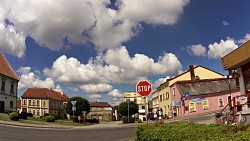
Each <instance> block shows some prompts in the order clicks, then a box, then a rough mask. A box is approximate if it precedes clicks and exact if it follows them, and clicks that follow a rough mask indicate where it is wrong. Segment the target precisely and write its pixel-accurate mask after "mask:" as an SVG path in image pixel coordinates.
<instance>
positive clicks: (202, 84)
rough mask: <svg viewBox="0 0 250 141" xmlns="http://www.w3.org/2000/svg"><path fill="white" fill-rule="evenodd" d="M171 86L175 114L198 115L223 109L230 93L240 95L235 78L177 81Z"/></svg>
mask: <svg viewBox="0 0 250 141" xmlns="http://www.w3.org/2000/svg"><path fill="white" fill-rule="evenodd" d="M229 81H230V84H229ZM170 88H171V100H172V103H171V106H172V111H173V115H174V116H187V115H196V114H202V113H207V112H212V111H216V110H222V109H223V108H224V107H225V106H227V104H228V98H229V96H230V94H231V95H232V97H233V96H236V95H240V90H239V88H238V87H237V86H236V80H235V79H224V78H219V79H204V80H188V81H177V82H176V83H174V84H173V85H171V86H170ZM229 89H230V90H229ZM185 95H186V97H185Z"/></svg>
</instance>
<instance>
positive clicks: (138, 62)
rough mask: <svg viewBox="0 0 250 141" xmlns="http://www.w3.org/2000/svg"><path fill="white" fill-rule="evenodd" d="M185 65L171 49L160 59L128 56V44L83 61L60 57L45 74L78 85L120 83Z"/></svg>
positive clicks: (176, 71) (138, 55) (176, 69)
mask: <svg viewBox="0 0 250 141" xmlns="http://www.w3.org/2000/svg"><path fill="white" fill-rule="evenodd" d="M181 71H182V66H181V63H180V61H179V60H178V58H177V57H176V56H175V55H174V54H172V53H165V54H163V55H162V56H159V57H158V60H157V61H154V59H152V58H149V57H148V56H146V55H144V54H135V55H134V56H133V57H130V56H129V53H128V51H127V49H126V47H121V48H117V49H109V50H108V51H107V52H106V53H100V54H98V55H97V56H96V57H95V58H91V59H89V61H88V63H87V64H82V63H81V62H80V61H78V60H77V59H76V58H72V57H71V58H67V57H66V56H65V55H63V56H61V57H59V58H58V59H57V60H56V61H55V62H54V63H53V65H52V67H51V68H45V69H44V71H43V72H44V74H45V75H46V76H47V77H50V78H53V79H54V80H55V81H59V82H67V83H70V84H77V85H81V86H82V85H88V84H91V85H92V84H106V83H119V84H131V83H136V82H138V81H139V80H141V79H146V78H147V77H148V76H151V75H161V74H178V73H179V72H181Z"/></svg>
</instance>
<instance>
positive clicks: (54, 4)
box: [0, 0, 189, 57]
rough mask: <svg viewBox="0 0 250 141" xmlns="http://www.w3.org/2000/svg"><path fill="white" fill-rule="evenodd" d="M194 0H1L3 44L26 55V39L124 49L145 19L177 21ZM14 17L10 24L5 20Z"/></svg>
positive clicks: (57, 44) (46, 43) (5, 48)
mask: <svg viewBox="0 0 250 141" xmlns="http://www.w3.org/2000/svg"><path fill="white" fill-rule="evenodd" d="M188 3H189V0H178V1H176V0H168V1H165V0H157V1H150V0H145V1H144V2H141V1H140V0H133V1H128V0H117V4H116V5H113V6H114V8H113V9H112V8H110V6H109V5H111V1H110V0H74V1H67V0H53V1H48V0H36V2H34V1H33V0H26V1H25V2H24V1H14V0H2V1H1V6H0V13H1V14H0V27H1V28H0V37H1V38H0V41H1V42H2V43H4V44H3V45H4V46H1V47H0V49H1V50H3V51H5V52H6V53H8V54H12V55H15V56H18V57H22V56H24V54H25V50H26V47H25V38H26V37H31V38H33V39H34V40H35V41H36V42H37V43H38V44H39V45H40V46H43V47H46V48H49V49H51V50H55V51H57V50H61V49H62V48H64V47H66V46H67V45H68V44H69V45H79V44H80V45H86V44H87V45H88V44H93V45H94V46H95V48H96V50H98V51H106V50H108V49H114V48H119V47H120V46H121V45H122V44H123V43H125V42H127V41H129V40H131V39H132V38H133V37H134V36H136V35H137V34H138V33H139V32H140V31H141V29H142V26H141V23H146V24H152V25H173V24H175V23H176V22H177V21H178V19H179V17H180V15H181V13H183V8H184V6H186V5H187V4H188ZM5 19H7V20H8V21H10V23H11V24H10V25H8V26H7V27H5V24H4V20H5Z"/></svg>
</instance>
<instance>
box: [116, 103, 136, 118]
mask: <svg viewBox="0 0 250 141" xmlns="http://www.w3.org/2000/svg"><path fill="white" fill-rule="evenodd" d="M138 109H139V108H138V105H137V104H136V103H135V102H134V101H130V103H129V115H130V116H131V115H133V114H135V113H138ZM118 111H119V113H120V114H121V115H123V116H128V104H127V103H126V102H122V103H120V104H119V107H118Z"/></svg>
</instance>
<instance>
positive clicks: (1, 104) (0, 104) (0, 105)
mask: <svg viewBox="0 0 250 141" xmlns="http://www.w3.org/2000/svg"><path fill="white" fill-rule="evenodd" d="M0 113H4V101H0Z"/></svg>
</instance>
